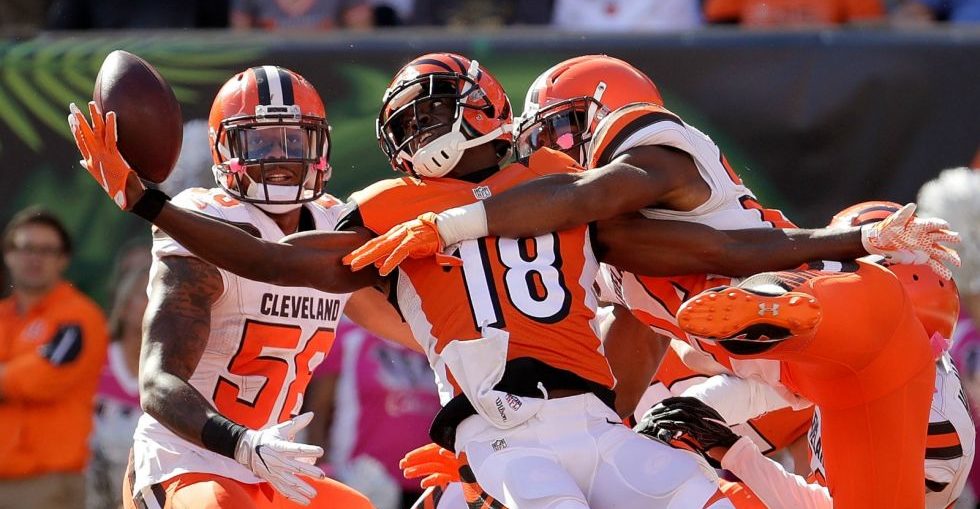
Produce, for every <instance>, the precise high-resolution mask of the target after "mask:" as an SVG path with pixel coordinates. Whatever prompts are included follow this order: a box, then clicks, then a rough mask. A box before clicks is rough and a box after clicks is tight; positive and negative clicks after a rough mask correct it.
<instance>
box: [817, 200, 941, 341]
mask: <svg viewBox="0 0 980 509" xmlns="http://www.w3.org/2000/svg"><path fill="white" fill-rule="evenodd" d="M901 208H902V206H901V205H899V204H898V203H895V202H890V201H867V202H863V203H858V204H857V205H852V206H850V207H848V208H846V209H844V210H842V211H840V212H838V213H837V214H836V215H835V216H834V218H833V219H831V221H830V224H829V225H827V227H828V228H845V227H849V226H864V225H866V224H871V223H876V222H878V221H881V220H884V219H885V218H886V217H888V216H889V215H891V214H892V213H894V212H897V211H898V210H899V209H901ZM879 263H882V265H884V266H886V267H888V270H890V271H891V272H892V273H893V274H895V276H896V277H897V278H898V280H899V281H901V282H902V284H903V285H904V286H905V292H906V293H907V294H908V296H909V298H910V299H911V300H912V305H913V306H915V314H916V316H918V318H919V321H920V322H921V323H922V326H923V327H925V329H926V333H927V334H929V335H930V336H932V335H933V334H935V333H938V334H940V335H941V336H942V337H944V338H946V339H949V338H951V337H952V336H953V327H954V326H955V325H956V320H957V318H958V317H959V314H960V296H959V292H958V291H957V289H956V283H955V282H954V281H953V280H952V279H951V280H949V281H944V280H943V279H942V278H941V277H939V276H937V275H936V273H935V272H933V271H932V269H930V268H929V266H928V265H899V264H894V265H893V264H888V263H884V262H879Z"/></svg>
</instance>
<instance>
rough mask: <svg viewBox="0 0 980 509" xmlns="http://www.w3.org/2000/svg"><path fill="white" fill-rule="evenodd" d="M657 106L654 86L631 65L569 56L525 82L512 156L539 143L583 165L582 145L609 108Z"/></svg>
mask: <svg viewBox="0 0 980 509" xmlns="http://www.w3.org/2000/svg"><path fill="white" fill-rule="evenodd" d="M638 102H645V103H653V104H656V105H658V106H663V103H664V101H663V98H662V97H661V96H660V91H659V90H658V89H657V85H655V84H654V83H653V80H651V79H650V78H649V77H648V76H647V75H646V74H643V72H641V71H640V70H639V69H637V68H635V67H633V66H632V65H630V64H628V63H626V62H624V61H622V60H620V59H618V58H613V57H610V56H607V55H585V56H581V57H575V58H570V59H568V60H565V61H564V62H561V63H559V64H558V65H555V66H554V67H552V68H551V69H548V70H547V71H545V72H544V73H542V74H541V75H540V76H538V77H537V79H535V80H534V83H532V84H531V88H529V89H528V91H527V97H526V98H525V100H524V111H523V113H522V114H521V119H520V121H519V123H518V129H517V131H518V132H517V143H516V148H517V155H518V157H519V158H527V157H530V155H531V153H533V152H534V151H535V150H537V149H539V148H541V147H548V148H552V149H555V150H561V151H563V152H565V153H566V154H568V155H569V156H571V157H573V158H576V159H577V160H578V162H579V164H582V165H585V164H586V162H587V161H586V160H585V152H586V150H585V147H586V146H587V144H588V142H589V140H590V139H592V134H593V133H594V132H595V128H596V125H598V124H599V121H600V120H602V119H603V117H605V116H606V115H607V114H609V112H611V111H613V110H616V109H618V108H620V107H622V106H626V105H627V104H631V103H638Z"/></svg>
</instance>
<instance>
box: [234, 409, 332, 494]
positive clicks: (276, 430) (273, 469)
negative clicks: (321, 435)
mask: <svg viewBox="0 0 980 509" xmlns="http://www.w3.org/2000/svg"><path fill="white" fill-rule="evenodd" d="M312 419H313V413H312V412H307V413H305V414H302V415H299V416H297V417H294V418H292V419H290V420H288V421H286V422H282V423H279V424H276V425H274V426H269V427H268V428H264V429H261V430H258V431H255V430H247V431H245V434H243V435H242V437H241V439H239V441H238V445H237V446H236V447H235V461H237V462H239V463H241V464H242V465H245V467H246V468H248V469H249V470H251V471H252V472H253V473H254V474H255V475H257V476H259V477H260V478H262V479H264V480H266V481H268V482H269V484H271V485H272V486H273V487H274V488H275V489H276V491H278V492H279V493H282V494H283V496H285V497H286V498H288V499H289V500H292V501H293V502H296V503H297V504H302V505H308V504H309V503H310V501H311V500H312V499H313V498H314V497H316V489H314V488H313V487H312V486H310V485H309V484H308V483H306V482H305V481H303V480H302V479H300V478H299V476H300V475H305V476H308V477H313V478H316V479H322V478H323V477H324V474H323V471H322V470H320V468H319V467H317V466H314V465H313V463H315V462H316V459H317V458H319V457H320V456H323V449H322V448H320V447H317V446H315V445H307V444H299V443H296V442H294V441H293V440H295V438H296V433H297V432H298V431H299V430H301V429H303V428H305V427H306V426H307V425H309V424H310V421H311V420H312Z"/></svg>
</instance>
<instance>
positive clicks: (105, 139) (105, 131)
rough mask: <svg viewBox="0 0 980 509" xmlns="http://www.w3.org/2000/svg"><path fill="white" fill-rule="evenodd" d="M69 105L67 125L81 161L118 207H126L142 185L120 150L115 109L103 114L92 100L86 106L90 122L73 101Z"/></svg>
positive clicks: (141, 189) (136, 196) (127, 207)
mask: <svg viewBox="0 0 980 509" xmlns="http://www.w3.org/2000/svg"><path fill="white" fill-rule="evenodd" d="M69 109H70V110H71V113H70V114H69V115H68V126H69V127H70V128H71V134H72V136H73V137H74V138H75V145H77V146H78V151H79V152H81V154H82V160H81V161H80V163H81V164H82V166H83V167H84V168H85V169H86V170H88V172H89V174H90V175H92V178H94V179H95V181H96V182H98V183H99V185H100V186H102V189H104V190H105V192H106V193H108V194H109V197H110V198H112V201H114V202H115V203H116V205H118V206H119V208H121V209H123V210H129V209H130V208H131V207H132V205H133V204H134V203H136V200H137V199H138V198H139V196H140V195H141V194H142V192H143V189H144V187H143V184H142V183H141V182H140V180H139V178H138V177H137V176H136V172H134V171H133V168H132V167H131V166H130V165H129V163H127V162H126V160H125V159H124V158H123V156H122V154H120V153H119V147H118V142H119V133H118V132H117V129H116V114H115V112H112V111H110V112H109V113H107V114H106V115H105V118H103V116H102V112H100V111H99V108H98V107H97V106H96V105H95V102H94V101H91V102H89V103H88V110H89V114H90V115H91V116H92V124H91V125H89V123H88V121H87V120H86V119H85V114H83V113H82V112H81V110H79V109H78V107H77V106H75V103H71V105H70V106H69ZM127 184H128V187H127Z"/></svg>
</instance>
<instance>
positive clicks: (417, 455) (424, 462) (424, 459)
mask: <svg viewBox="0 0 980 509" xmlns="http://www.w3.org/2000/svg"><path fill="white" fill-rule="evenodd" d="M398 468H400V469H402V474H403V475H404V476H405V478H406V479H416V478H419V477H421V478H422V481H421V482H420V485H421V486H422V488H423V489H424V488H429V487H433V486H441V487H443V488H445V486H446V485H447V484H449V483H452V482H459V460H458V459H456V455H455V454H453V453H452V452H450V451H449V450H447V449H444V448H442V447H439V446H438V445H436V444H428V445H423V446H422V447H419V448H418V449H415V450H413V451H409V453H408V454H406V455H405V457H404V458H402V459H401V461H399V462H398Z"/></svg>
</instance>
